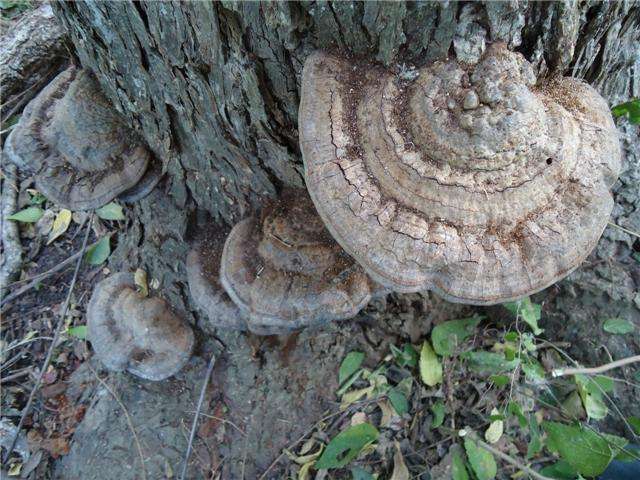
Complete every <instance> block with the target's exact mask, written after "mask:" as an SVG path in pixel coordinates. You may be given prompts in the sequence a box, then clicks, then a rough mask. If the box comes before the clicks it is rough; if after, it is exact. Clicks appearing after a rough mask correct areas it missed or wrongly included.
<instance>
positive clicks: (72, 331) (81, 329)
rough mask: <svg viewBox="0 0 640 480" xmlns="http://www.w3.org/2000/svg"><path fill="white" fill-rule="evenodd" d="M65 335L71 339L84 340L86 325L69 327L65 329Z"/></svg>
mask: <svg viewBox="0 0 640 480" xmlns="http://www.w3.org/2000/svg"><path fill="white" fill-rule="evenodd" d="M67 333H68V334H69V335H71V336H72V337H76V338H79V339H81V340H86V338H87V326H86V325H78V326H77V327H71V328H69V329H67Z"/></svg>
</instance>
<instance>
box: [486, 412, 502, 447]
mask: <svg viewBox="0 0 640 480" xmlns="http://www.w3.org/2000/svg"><path fill="white" fill-rule="evenodd" d="M499 413H500V412H498V409H496V408H494V409H493V410H492V411H491V414H492V417H493V416H495V417H498V418H492V419H491V423H490V424H489V427H488V428H487V429H486V430H485V432H484V439H485V440H486V441H487V443H497V442H498V441H499V440H500V437H502V434H503V433H504V422H503V421H502V418H501V417H500V415H499Z"/></svg>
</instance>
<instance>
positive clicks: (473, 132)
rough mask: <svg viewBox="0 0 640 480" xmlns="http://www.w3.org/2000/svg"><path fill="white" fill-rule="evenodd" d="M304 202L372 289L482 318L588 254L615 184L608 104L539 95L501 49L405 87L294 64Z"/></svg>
mask: <svg viewBox="0 0 640 480" xmlns="http://www.w3.org/2000/svg"><path fill="white" fill-rule="evenodd" d="M299 123H300V125H299V127H300V128H299V129H300V145H301V149H302V154H303V159H304V166H305V175H306V183H307V188H308V189H309V193H310V194H311V198H312V199H313V202H314V203H315V205H316V208H317V210H318V213H319V214H320V216H321V217H322V218H323V220H324V221H325V224H326V225H327V228H328V229H329V231H330V232H331V233H332V234H333V236H334V238H335V239H336V240H337V241H338V243H340V245H342V247H343V248H344V249H345V250H346V251H347V252H348V253H349V254H350V255H352V256H353V257H354V259H355V260H356V261H358V262H359V263H360V264H361V265H362V266H363V267H364V268H365V269H366V270H367V272H368V273H369V274H370V275H371V276H372V277H373V278H374V279H375V280H377V281H378V282H380V283H382V284H384V285H386V286H389V287H390V288H392V289H394V290H397V291H401V292H414V291H420V290H433V291H435V292H437V293H439V294H441V295H442V296H444V297H445V298H447V299H449V300H451V301H457V302H463V303H472V304H492V303H499V302H504V301H508V300H511V299H515V298H518V297H521V296H525V295H528V294H531V293H533V292H536V291H538V290H541V289H543V288H545V287H546V286H548V285H550V284H552V283H553V282H556V281H557V280H559V279H561V278H562V277H564V276H565V275H567V274H568V273H569V272H571V271H572V270H573V269H574V268H576V266H577V265H579V264H580V262H581V261H582V260H583V259H584V258H585V257H586V256H587V255H588V254H589V252H590V251H591V250H592V249H593V248H594V247H595V245H596V243H597V241H598V239H599V237H600V235H601V233H602V231H603V230H604V228H605V226H606V224H607V219H608V218H609V214H610V212H611V209H612V207H613V200H612V196H611V193H610V192H609V187H610V186H611V185H612V183H613V182H614V181H615V179H616V178H617V176H618V173H619V169H620V159H621V152H620V146H619V142H618V137H617V133H616V130H615V126H614V123H613V120H612V118H611V115H610V113H609V109H608V107H607V104H606V103H605V101H604V100H603V99H602V98H601V97H600V96H599V95H598V94H597V93H596V92H595V90H593V89H592V88H591V87H589V86H588V85H586V84H584V83H582V82H580V81H578V80H575V79H570V78H562V79H558V80H556V81H554V82H551V83H549V84H548V85H546V86H538V85H536V78H535V75H534V73H533V70H532V68H531V66H530V64H529V63H528V62H527V61H526V60H525V59H524V58H523V57H522V56H521V55H520V54H517V53H512V52H510V51H508V50H507V49H506V47H504V46H503V45H500V44H496V45H493V46H492V47H490V48H489V49H488V50H487V52H486V53H485V54H484V56H483V57H482V58H481V60H480V61H479V62H478V63H477V64H476V65H473V66H471V65H466V64H459V63H457V62H455V61H447V62H437V63H435V64H433V65H431V66H428V67H425V68H423V69H421V70H420V72H419V75H417V76H416V77H415V80H414V81H407V80H406V79H402V78H399V77H397V76H396V75H394V74H393V73H391V72H389V71H386V70H384V69H383V68H381V67H377V66H373V65H363V64H358V63H356V62H354V61H352V60H350V59H346V58H341V57H338V56H335V55H331V54H326V53H314V54H312V55H311V56H310V57H309V58H308V59H307V61H306V63H305V67H304V72H303V77H302V94H301V103H300V114H299Z"/></svg>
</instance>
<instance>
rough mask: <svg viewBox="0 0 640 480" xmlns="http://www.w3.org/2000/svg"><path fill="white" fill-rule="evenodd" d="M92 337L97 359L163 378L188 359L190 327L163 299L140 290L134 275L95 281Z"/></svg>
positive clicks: (89, 318) (111, 366)
mask: <svg viewBox="0 0 640 480" xmlns="http://www.w3.org/2000/svg"><path fill="white" fill-rule="evenodd" d="M87 330H88V332H87V337H88V339H89V341H90V342H91V345H92V346H93V349H94V350H95V352H96V355H97V356H98V358H99V359H100V360H101V361H102V363H104V364H105V366H106V367H107V368H109V369H110V370H114V371H123V370H127V371H129V372H130V373H132V374H134V375H137V376H139V377H142V378H145V379H147V380H164V379H165V378H168V377H170V376H171V375H174V374H175V373H177V372H178V371H179V370H180V369H181V368H182V367H183V366H184V365H185V364H186V363H187V361H188V360H189V357H190V356H191V350H192V348H193V343H194V337H193V331H192V330H191V327H190V326H189V325H188V324H187V323H186V322H185V321H184V319H183V318H181V317H180V316H178V315H177V314H176V313H175V312H174V311H173V310H171V308H170V307H169V305H168V304H167V303H166V302H165V301H164V300H162V299H160V298H145V297H143V296H141V295H140V294H139V293H138V292H137V291H136V286H135V283H134V279H133V274H131V273H116V274H114V275H111V276H110V277H108V278H106V279H105V280H103V281H101V282H100V283H99V284H98V285H96V288H95V290H94V291H93V295H92V296H91V300H90V302H89V307H88V309H87Z"/></svg>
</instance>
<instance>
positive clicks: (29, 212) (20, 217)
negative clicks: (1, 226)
mask: <svg viewBox="0 0 640 480" xmlns="http://www.w3.org/2000/svg"><path fill="white" fill-rule="evenodd" d="M42 215H44V212H43V211H42V209H41V208H40V207H27V208H25V209H24V210H20V211H19V212H16V213H14V214H13V215H9V216H8V217H7V220H14V221H16V222H22V223H35V222H37V221H38V220H40V218H42Z"/></svg>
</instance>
